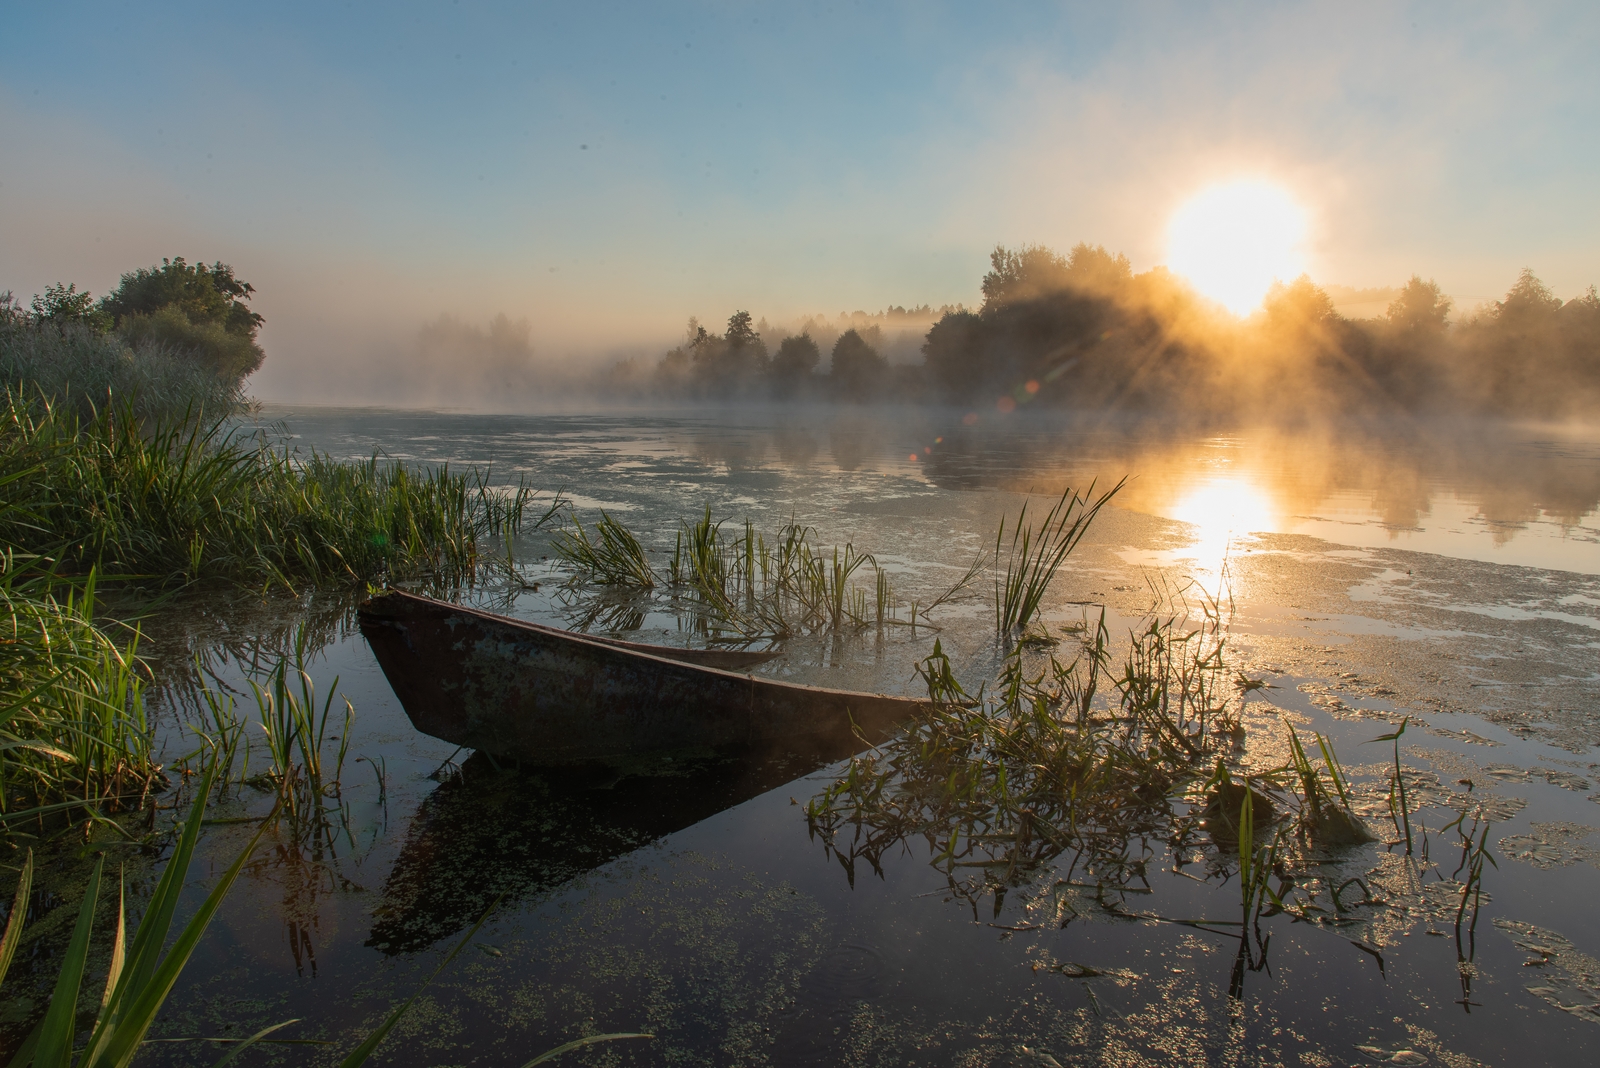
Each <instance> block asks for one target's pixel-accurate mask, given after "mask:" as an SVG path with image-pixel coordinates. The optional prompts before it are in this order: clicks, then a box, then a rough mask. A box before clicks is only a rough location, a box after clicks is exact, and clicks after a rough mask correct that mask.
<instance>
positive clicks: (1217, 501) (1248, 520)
mask: <svg viewBox="0 0 1600 1068" xmlns="http://www.w3.org/2000/svg"><path fill="white" fill-rule="evenodd" d="M1168 514H1170V515H1171V516H1172V518H1173V519H1177V520H1179V521H1180V522H1184V523H1188V524H1190V526H1192V527H1193V528H1194V530H1193V537H1194V543H1193V544H1192V545H1190V546H1189V547H1188V548H1187V549H1186V550H1185V551H1184V554H1183V555H1185V556H1189V557H1192V558H1193V559H1194V561H1195V563H1196V575H1195V578H1196V579H1197V580H1198V581H1199V582H1200V584H1201V585H1202V586H1203V587H1205V589H1206V590H1207V591H1208V592H1209V593H1211V594H1213V595H1218V594H1220V592H1221V590H1220V586H1218V583H1220V581H1221V568H1222V564H1223V562H1224V561H1225V560H1226V559H1227V557H1228V556H1229V555H1230V554H1231V553H1232V552H1234V551H1235V546H1236V545H1237V543H1238V542H1239V540H1240V539H1243V538H1247V537H1248V535H1250V534H1251V533H1254V532H1257V531H1270V530H1275V529H1277V510H1276V508H1274V506H1273V502H1272V499H1271V497H1269V496H1268V495H1267V494H1266V493H1265V492H1263V491H1262V490H1261V488H1260V487H1258V486H1257V485H1255V483H1254V482H1252V481H1250V480H1249V479H1246V478H1241V477H1237V476H1228V475H1223V476H1218V477H1215V478H1210V479H1207V480H1206V481H1204V482H1201V483H1200V484H1198V485H1196V486H1194V487H1193V488H1191V489H1190V490H1189V492H1188V493H1186V494H1185V495H1184V496H1183V497H1182V498H1181V499H1180V500H1179V501H1178V502H1177V503H1176V504H1174V505H1173V506H1172V507H1171V509H1170V511H1169V512H1168Z"/></svg>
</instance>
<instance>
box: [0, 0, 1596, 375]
mask: <svg viewBox="0 0 1600 1068" xmlns="http://www.w3.org/2000/svg"><path fill="white" fill-rule="evenodd" d="M0 25H3V26H4V27H5V29H4V31H3V32H0V290H3V289H6V288H10V289H13V290H15V291H17V292H18V293H19V294H20V295H22V296H23V297H24V299H26V297H27V296H28V295H30V294H31V293H34V292H37V291H40V290H42V289H43V287H44V286H45V285H46V284H49V283H52V282H57V281H75V282H77V283H78V284H79V285H80V286H87V287H88V288H89V289H91V290H93V291H94V292H95V293H97V294H98V293H103V292H104V291H105V290H106V289H108V288H110V287H111V286H113V285H115V283H116V279H117V277H118V275H119V274H120V273H121V272H122V271H125V270H129V269H132V268H134V267H137V266H146V265H149V264H151V263H154V262H156V261H157V260H159V258H160V257H162V256H172V255H184V256H187V257H189V258H190V259H191V260H194V259H204V260H207V261H209V260H214V259H222V260H224V261H226V262H229V263H232V264H233V265H234V266H235V267H236V268H237V269H238V271H239V274H240V275H241V276H242V277H244V278H246V279H248V280H249V281H251V282H253V283H254V284H255V285H256V286H257V287H258V289H259V294H258V298H257V300H256V302H255V306H256V307H257V308H258V309H259V310H260V311H261V312H262V313H263V314H265V316H266V317H267V326H266V328H265V330H264V332H263V343H264V344H265V346H266V348H267V351H268V361H267V364H266V366H265V367H264V368H263V370H262V371H261V373H260V374H259V375H258V376H257V378H256V379H255V380H254V381H253V388H254V390H255V391H256V392H257V393H258V394H259V395H262V396H264V397H267V398H269V399H270V398H274V397H281V398H284V399H289V398H294V397H308V396H316V395H319V392H318V391H319V389H322V388H324V387H326V388H327V389H328V390H331V391H332V393H333V394H339V393H340V392H341V390H344V391H348V390H347V387H349V386H350V383H349V382H348V381H345V380H343V379H341V378H340V375H341V373H347V372H351V371H352V370H353V369H360V373H362V374H365V373H370V372H371V369H372V368H373V367H378V368H380V369H381V360H380V361H379V363H378V364H372V363H371V362H370V361H371V359H372V358H373V355H372V354H374V353H381V351H382V350H383V349H384V348H385V346H389V347H392V346H393V345H396V344H400V343H401V342H402V341H403V340H404V339H405V338H409V337H411V336H412V335H414V333H415V331H416V328H417V327H418V326H419V325H420V324H421V323H422V322H423V321H425V320H428V319H431V318H433V317H435V316H437V315H438V314H440V313H442V312H448V313H451V314H454V315H459V316H462V317H464V318H467V319H472V320H479V321H481V320H483V319H486V318H487V317H488V316H490V315H493V314H494V313H496V312H501V311H503V312H505V313H507V314H509V315H510V316H512V317H513V318H524V317H525V318H527V319H529V320H530V321H531V322H532V323H533V338H534V344H535V346H536V347H537V348H538V349H539V350H540V351H541V352H545V353H549V354H565V353H568V352H588V353H604V354H615V353H622V352H629V351H654V350H655V349H657V348H659V345H660V343H661V342H663V341H665V340H669V339H670V338H671V337H673V336H674V335H675V334H677V332H678V331H679V330H680V329H681V324H682V322H683V320H684V319H685V318H686V317H687V316H689V315H691V314H696V315H700V316H701V317H703V318H704V319H707V320H709V321H712V322H720V321H721V320H722V319H725V318H726V316H727V315H728V314H729V313H730V312H731V311H732V310H734V309H735V308H748V309H750V310H751V311H753V312H754V313H756V314H757V315H758V316H766V317H768V318H770V319H773V320H774V321H777V320H779V319H782V318H785V317H789V316H794V315H797V314H802V313H807V312H827V313H836V312H838V311H840V310H844V309H848V310H853V309H858V308H860V309H867V310H877V309H880V308H882V307H884V306H886V305H890V304H903V305H911V304H916V303H923V302H928V303H932V304H935V305H937V304H941V303H947V302H951V303H953V302H965V303H968V304H974V303H976V302H977V300H978V282H979V279H980V277H981V276H982V273H983V271H984V270H985V269H986V267H987V256H988V252H989V250H990V249H991V248H992V247H993V246H994V245H995V244H996V243H1005V244H1008V245H1014V244H1020V243H1025V242H1040V243H1044V244H1048V245H1051V246H1054V247H1056V248H1059V249H1063V250H1064V249H1066V248H1068V247H1070V246H1071V245H1072V244H1073V243H1075V242H1077V241H1080V240H1087V241H1089V242H1091V243H1098V244H1104V245H1106V246H1107V247H1108V248H1110V249H1112V250H1113V251H1122V252H1126V253H1127V254H1128V255H1129V256H1130V257H1131V259H1132V260H1133V263H1134V266H1135V268H1136V269H1139V270H1143V269H1146V268H1149V267H1151V266H1154V265H1156V264H1159V263H1162V262H1163V259H1164V256H1165V247H1164V234H1165V228H1166V223H1167V220H1168V219H1169V218H1170V216H1171V214H1172V212H1173V211H1174V209H1175V208H1176V207H1177V206H1178V204H1179V203H1181V202H1182V201H1183V200H1184V199H1185V198H1186V197H1187V196H1188V195H1190V194H1192V193H1193V192H1194V191H1195V190H1197V189H1199V188H1201V187H1203V186H1204V185H1206V184H1207V183H1209V182H1214V181H1218V180H1222V179H1227V178H1231V177H1236V176H1240V175H1247V176H1264V177H1267V178H1269V179H1271V180H1274V181H1277V182H1279V183H1281V184H1282V185H1283V186H1285V187H1286V188H1287V189H1288V190H1290V191H1291V192H1292V193H1293V194H1294V195H1295V197H1296V198H1298V199H1299V200H1300V201H1301V202H1302V203H1303V204H1304V205H1305V206H1306V208H1307V209H1308V211H1309V213H1310V218H1311V240H1310V254H1311V256H1310V268H1311V273H1312V275H1313V277H1314V278H1316V279H1317V280H1319V281H1322V282H1324V283H1340V284H1346V285H1355V286H1383V285H1389V284H1395V283H1399V282H1401V281H1403V280H1404V279H1405V278H1407V277H1409V276H1410V275H1411V274H1412V273H1413V272H1420V273H1421V274H1422V275H1424V276H1425V277H1429V276H1431V277H1434V278H1437V279H1438V280H1439V282H1440V284H1441V285H1442V286H1443V287H1444V289H1445V290H1446V291H1447V292H1450V293H1452V294H1455V295H1456V296H1458V297H1459V298H1463V299H1464V300H1467V301H1470V300H1472V299H1474V298H1487V297H1493V296H1497V295H1500V294H1502V293H1504V291H1505V290H1506V289H1507V288H1508V287H1509V286H1510V284H1511V282H1512V281H1513V280H1514V279H1515V277H1516V273H1517V271H1518V270H1519V269H1520V268H1522V267H1523V266H1530V267H1532V268H1534V270H1535V271H1536V272H1537V273H1538V274H1539V275H1540V276H1541V277H1542V278H1543V279H1544V280H1545V281H1546V282H1547V283H1549V284H1550V286H1551V287H1552V288H1553V289H1554V290H1555V291H1556V293H1557V294H1558V295H1560V296H1562V297H1571V296H1574V295H1576V294H1577V293H1578V292H1580V291H1581V290H1582V289H1584V288H1586V287H1587V286H1588V285H1589V284H1590V283H1593V282H1597V281H1600V198H1596V196H1595V195H1594V191H1595V189H1596V188H1600V136H1597V131H1600V63H1596V62H1595V59H1594V57H1595V56H1597V55H1600V8H1597V7H1596V6H1595V5H1593V4H1592V3H1590V4H1577V3H1574V4H1559V3H1549V4H1537V5H1516V4H1506V3H1497V4H1478V5H1469V4H1442V3H1427V4H1422V3H1418V4H1395V3H1383V4H1376V3H1375V4H1359V3H1345V4H1339V5H1333V4H1326V3H1322V4H1281V3H1280V4H1245V3H1234V4H1202V3H1171V4H1162V3H1155V4H1126V5H1105V4H1044V3H1029V4H1004V3H995V4H985V5H974V4H962V5H955V4H938V3H931V2H921V3H915V4H912V3H904V4H896V3H881V4H851V3H839V2H834V3H822V4H793V3H788V4H764V3H748V4H719V3H683V4H675V5H654V4H604V3H590V4H583V5H573V4H516V5H513V4H489V3H477V2H474V0H460V2H446V3H429V4H403V3H389V4H382V5H378V4H331V3H319V4H299V3H278V4H264V5H253V6H251V7H248V8H245V7H230V6H226V5H224V6H218V5H215V4H208V5H200V4H187V3H162V4H132V3H72V2H62V3H55V4H48V5H45V4H22V3H15V2H12V3H6V4H5V5H4V18H3V20H0ZM347 377H348V375H347ZM340 381H344V385H343V386H340V387H338V388H334V386H333V383H335V382H340ZM347 399H348V398H347Z"/></svg>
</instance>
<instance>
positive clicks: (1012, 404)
mask: <svg viewBox="0 0 1600 1068" xmlns="http://www.w3.org/2000/svg"><path fill="white" fill-rule="evenodd" d="M994 406H995V407H996V408H999V409H1000V411H1001V412H1003V413H1009V412H1014V411H1016V410H1017V402H1016V401H1014V400H1012V399H1011V398H1010V397H1001V398H1000V399H999V400H997V401H995V402H994Z"/></svg>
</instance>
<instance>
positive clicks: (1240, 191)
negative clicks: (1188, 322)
mask: <svg viewBox="0 0 1600 1068" xmlns="http://www.w3.org/2000/svg"><path fill="white" fill-rule="evenodd" d="M1305 235H1306V215H1305V211H1304V209H1302V208H1301V207H1300V205H1299V204H1297V203H1296V202H1295V200H1294V198H1293V197H1292V196H1290V195H1289V193H1288V191H1287V190H1285V189H1284V188H1283V187H1282V186H1278V185H1274V184H1273V183H1271V182H1268V181H1263V180H1261V179H1254V178H1246V179H1239V180H1237V181H1232V182H1227V183H1224V184H1222V185H1214V186H1211V187H1209V188H1207V189H1203V190H1201V191H1200V192H1199V193H1196V194H1195V195H1194V196H1193V197H1191V198H1189V200H1188V201H1186V202H1185V203H1184V204H1183V206H1182V207H1180V208H1179V209H1178V210H1177V212H1176V213H1175V214H1174V215H1173V216H1172V222H1171V223H1170V224H1169V226H1168V229H1167V266H1168V268H1170V269H1171V270H1172V271H1173V272H1175V273H1177V274H1180V275H1182V276H1184V277H1185V278H1187V279H1188V280H1189V282H1190V283H1191V284H1192V285H1193V286H1194V287H1195V289H1197V290H1199V291H1200V292H1201V293H1202V294H1204V295H1205V296H1208V297H1210V298H1211V299H1212V300H1214V301H1216V302H1217V303H1219V304H1221V305H1222V306H1223V307H1225V308H1227V309H1228V310H1229V311H1231V312H1233V313H1234V314H1235V315H1247V314H1249V313H1250V312H1251V311H1253V310H1254V309H1255V308H1256V307H1257V306H1258V305H1259V304H1260V303H1261V298H1262V297H1263V296H1265V295H1266V292H1267V289H1268V287H1270V286H1271V285H1272V283H1273V280H1274V279H1281V280H1282V281H1285V282H1287V281H1289V280H1291V279H1293V278H1296V277H1298V276H1299V275H1300V274H1301V272H1303V271H1304V270H1305V266H1304V263H1303V252H1302V247H1301V246H1302V245H1303V243H1304V242H1305Z"/></svg>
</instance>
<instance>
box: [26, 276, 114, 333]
mask: <svg viewBox="0 0 1600 1068" xmlns="http://www.w3.org/2000/svg"><path fill="white" fill-rule="evenodd" d="M29 307H31V308H32V309H33V319H34V321H35V322H37V323H49V324H50V325H52V326H65V325H66V324H67V323H82V324H83V325H84V326H87V327H89V329H91V330H93V331H94V332H95V333H97V334H104V333H106V332H107V331H108V330H110V329H111V316H110V315H108V314H106V312H105V311H103V310H102V309H100V308H98V307H96V306H95V303H94V296H93V295H92V294H90V292H89V291H88V290H87V289H86V290H84V291H83V292H82V293H79V292H78V287H77V285H76V283H70V282H69V283H67V284H66V285H53V286H45V287H44V296H42V297H41V296H40V295H39V294H37V293H35V294H34V295H33V300H32V301H30V302H29Z"/></svg>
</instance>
